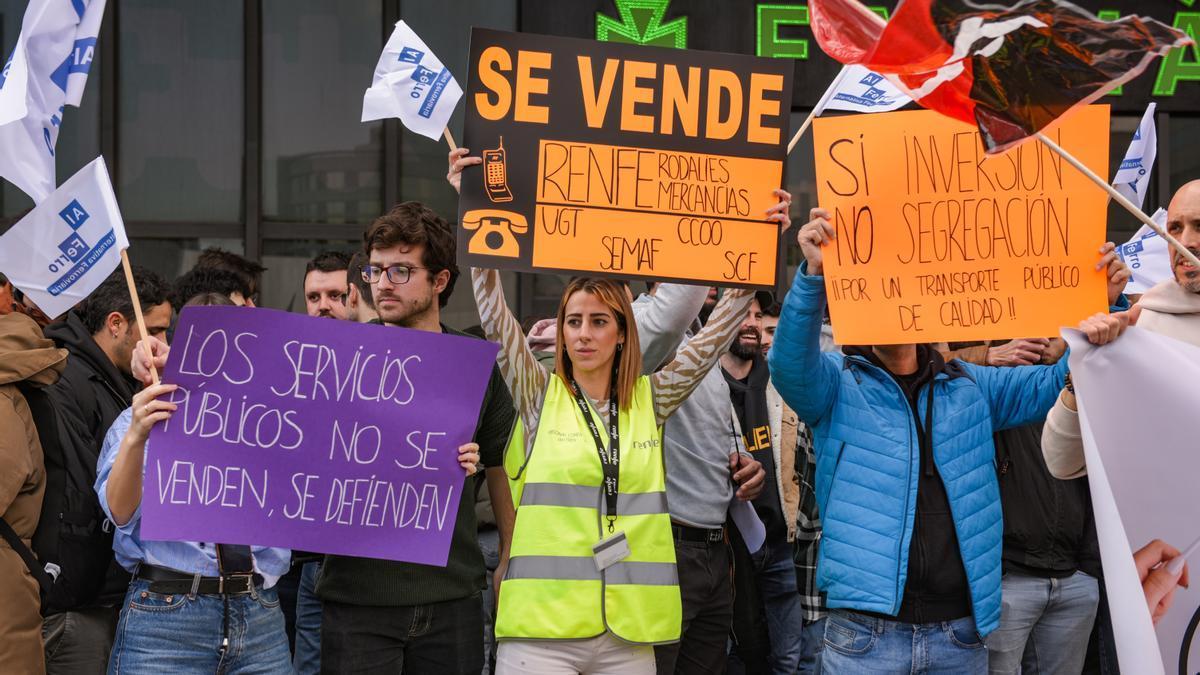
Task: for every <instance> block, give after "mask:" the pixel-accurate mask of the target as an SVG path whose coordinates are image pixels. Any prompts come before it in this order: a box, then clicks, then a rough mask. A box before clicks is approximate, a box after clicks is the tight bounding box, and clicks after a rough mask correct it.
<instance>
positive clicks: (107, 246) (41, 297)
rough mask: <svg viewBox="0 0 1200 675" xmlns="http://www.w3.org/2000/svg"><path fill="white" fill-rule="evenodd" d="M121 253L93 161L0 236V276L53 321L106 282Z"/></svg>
mask: <svg viewBox="0 0 1200 675" xmlns="http://www.w3.org/2000/svg"><path fill="white" fill-rule="evenodd" d="M126 248H129V239H128V238H126V236H125V222H124V221H123V220H122V219H121V211H120V209H119V208H118V207H117V197H116V195H115V194H113V188H112V182H111V181H110V180H109V177H108V167H107V166H106V165H105V164H104V158H103V157H97V158H96V159H94V160H92V161H91V162H89V163H88V165H87V166H85V167H83V168H82V169H80V170H79V172H78V173H76V174H75V175H74V176H71V177H70V178H68V179H67V180H66V182H65V183H63V184H62V186H60V187H59V188H58V189H57V190H55V191H54V192H52V193H51V194H50V195H48V196H47V197H46V198H45V199H43V200H41V202H40V203H39V204H38V205H37V207H35V208H34V209H33V210H32V211H30V212H29V213H28V214H27V215H26V216H25V217H24V218H22V219H21V220H19V221H17V224H16V225H13V226H12V228H10V229H9V230H8V232H5V233H4V234H3V235H0V270H3V271H4V273H5V275H7V276H8V278H9V280H10V281H12V283H13V285H14V286H16V287H17V288H19V289H21V291H22V292H23V293H25V294H26V295H27V296H29V298H30V299H31V300H33V302H34V304H36V305H37V306H38V309H41V310H42V311H43V312H45V313H46V316H48V317H50V318H51V319H57V318H58V317H59V316H61V315H62V314H63V313H65V312H66V311H67V310H68V309H71V308H72V307H74V306H75V305H77V304H79V302H80V301H81V300H83V299H84V298H86V297H87V296H88V295H90V294H91V292H92V291H94V290H96V287H97V286H99V285H100V284H101V283H103V282H104V280H105V279H106V278H108V275H109V274H111V273H112V271H113V270H114V269H116V268H117V265H119V264H121V250H122V249H126Z"/></svg>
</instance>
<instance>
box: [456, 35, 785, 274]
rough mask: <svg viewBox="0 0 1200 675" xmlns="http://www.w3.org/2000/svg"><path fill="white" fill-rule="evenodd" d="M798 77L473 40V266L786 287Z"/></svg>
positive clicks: (605, 50) (464, 237)
mask: <svg viewBox="0 0 1200 675" xmlns="http://www.w3.org/2000/svg"><path fill="white" fill-rule="evenodd" d="M791 73H792V64H791V62H790V61H780V60H772V59H765V58H757V57H751V56H741V55H734V54H715V53H709V52H701V51H694V50H679V49H665V48H658V47H639V46H633V45H625V44H617V43H607V42H596V41H593V40H574V39H569V38H557V37H545V36H540V35H529V34H517V33H504V32H499V31H493V30H484V29H478V28H477V29H475V30H474V31H473V32H472V34H471V57H470V72H469V78H468V86H467V101H468V104H467V117H466V126H465V138H464V145H465V146H466V147H468V148H470V149H471V153H472V154H475V155H480V156H482V157H483V165H482V166H478V167H469V168H468V169H467V170H466V171H464V172H463V179H462V197H461V199H460V200H459V223H460V227H461V228H462V229H460V230H459V238H458V242H459V244H458V246H459V248H458V255H459V262H460V264H463V265H473V266H479V267H492V268H502V269H514V270H525V271H540V272H563V273H571V274H578V273H585V274H589V275H611V276H619V277H645V278H654V279H673V280H681V281H693V282H702V283H716V284H721V285H724V286H740V287H755V288H772V287H774V285H775V281H776V268H777V265H776V263H777V260H778V251H779V242H780V235H779V225H778V224H777V223H773V222H772V223H768V222H766V221H764V218H765V217H766V211H767V209H769V208H770V207H771V206H773V205H774V204H776V203H778V199H777V198H776V197H775V196H774V195H773V194H772V191H773V190H774V189H776V188H779V187H782V186H783V179H784V160H785V154H786V153H785V150H786V149H785V143H786V141H787V138H788V136H787V131H788V116H789V112H790V109H791V95H790V93H791V90H792V88H791Z"/></svg>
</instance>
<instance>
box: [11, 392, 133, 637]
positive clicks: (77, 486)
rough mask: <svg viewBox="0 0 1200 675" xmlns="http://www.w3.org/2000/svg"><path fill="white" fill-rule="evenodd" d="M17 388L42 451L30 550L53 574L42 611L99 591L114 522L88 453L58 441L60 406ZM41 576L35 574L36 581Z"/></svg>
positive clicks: (84, 600)
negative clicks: (42, 476) (41, 494)
mask: <svg viewBox="0 0 1200 675" xmlns="http://www.w3.org/2000/svg"><path fill="white" fill-rule="evenodd" d="M20 390H21V393H22V394H23V395H24V396H25V400H26V402H27V403H28V404H29V411H30V413H31V414H32V416H33V421H34V425H35V426H36V427H37V430H38V436H39V438H40V439H41V443H42V452H43V455H44V457H45V464H46V493H45V494H46V496H45V498H44V501H43V502H42V515H41V520H40V521H39V523H38V528H37V531H36V532H35V533H34V535H33V550H34V552H35V553H36V554H37V557H38V559H39V560H40V561H41V563H42V564H43V565H44V568H45V569H46V570H49V578H50V579H51V584H50V585H49V587H48V588H45V589H43V598H42V614H46V615H49V614H56V613H59V612H62V611H65V610H69V609H76V608H79V607H83V606H86V605H88V604H90V603H92V602H93V601H95V600H96V599H97V597H98V596H99V595H100V592H101V590H103V588H104V585H105V580H106V576H107V574H108V572H109V568H110V567H111V566H112V564H113V548H112V546H113V535H112V533H113V526H112V522H111V521H109V520H108V519H107V518H106V517H105V516H104V512H103V511H102V510H101V509H100V502H99V500H98V499H97V498H96V492H95V489H94V486H93V477H94V476H95V472H96V468H95V467H94V466H92V467H88V466H87V465H86V459H87V458H83V457H79V456H78V455H77V454H76V453H74V452H71V451H70V449H71V448H72V447H73V446H72V444H70V443H63V442H62V439H61V438H60V435H59V434H60V429H61V426H60V425H59V419H58V412H57V411H56V410H55V408H54V405H53V402H52V401H51V399H50V396H49V395H48V394H47V393H46V392H45V391H44V390H42V389H40V388H37V387H33V386H27V385H24V384H22V385H21V386H20ZM27 564H28V561H27ZM31 571H32V570H31ZM34 576H35V577H37V576H38V575H37V574H36V573H35V575H34ZM43 581H44V580H43V579H40V578H39V583H42V582H43Z"/></svg>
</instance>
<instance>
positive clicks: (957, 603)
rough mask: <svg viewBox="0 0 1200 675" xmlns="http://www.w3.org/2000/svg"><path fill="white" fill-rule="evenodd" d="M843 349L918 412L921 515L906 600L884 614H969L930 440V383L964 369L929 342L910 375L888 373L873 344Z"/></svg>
mask: <svg viewBox="0 0 1200 675" xmlns="http://www.w3.org/2000/svg"><path fill="white" fill-rule="evenodd" d="M843 351H844V352H845V353H846V354H847V355H855V356H861V357H863V358H866V359H867V360H869V361H870V362H871V363H873V364H874V365H876V366H878V367H880V368H882V369H884V370H885V371H887V372H889V373H890V374H891V375H892V378H893V379H895V380H896V383H897V384H898V385H900V389H901V390H902V391H903V392H904V396H905V398H906V399H907V401H908V406H909V409H910V410H911V411H912V413H913V424H914V426H915V427H916V429H917V438H918V441H919V443H920V450H921V451H920V454H919V458H920V460H919V461H920V466H919V469H920V471H919V479H918V483H917V513H916V517H915V519H914V521H913V531H912V541H911V543H910V544H909V548H908V577H907V579H906V580H905V583H904V599H903V600H902V601H901V603H900V611H899V612H898V613H897V614H896V616H895V617H885V618H889V619H893V620H895V621H902V622H905V623H937V622H941V621H952V620H954V619H961V618H963V617H966V616H970V615H971V592H970V587H969V586H968V584H967V571H966V568H965V567H964V566H963V561H962V552H961V551H960V550H959V548H958V536H957V534H956V533H955V530H954V518H953V516H952V515H951V513H950V498H949V496H947V494H946V486H945V485H944V484H943V483H942V477H941V475H940V474H939V473H938V470H937V466H936V465H935V464H934V461H933V444H934V442H936V440H937V439H934V438H929V436H930V435H931V430H932V429H933V414H934V410H933V406H932V403H933V396H932V395H933V389H932V387H931V386H927V385H931V384H932V383H933V379H934V377H936V376H937V375H938V374H939V373H941V372H943V371H954V372H953V373H952V374H953V375H954V376H957V375H958V374H960V371H959V370H958V369H956V368H954V367H953V366H947V364H946V361H945V359H943V358H942V355H941V354H940V353H938V351H937V350H936V349H933V348H932V347H930V346H929V345H918V346H917V370H916V372H914V373H912V374H911V375H896V374H895V373H891V371H888V370H887V368H886V367H885V366H884V365H883V362H882V361H880V360H879V357H878V356H876V355H875V352H874V350H872V349H871V348H870V347H846V348H845V349H844V350H843ZM918 411H920V412H918ZM877 616H882V615H877Z"/></svg>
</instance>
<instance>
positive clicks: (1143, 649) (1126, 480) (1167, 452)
mask: <svg viewBox="0 0 1200 675" xmlns="http://www.w3.org/2000/svg"><path fill="white" fill-rule="evenodd" d="M1063 334H1064V337H1066V338H1067V342H1068V343H1069V344H1070V346H1071V357H1070V358H1071V378H1072V379H1073V380H1074V382H1075V392H1076V396H1077V398H1078V401H1079V411H1080V431H1081V433H1082V436H1083V446H1084V456H1085V458H1086V459H1087V471H1088V481H1089V484H1090V486H1091V489H1092V505H1093V508H1094V511H1095V515H1096V533H1097V535H1098V536H1099V540H1100V556H1101V559H1102V561H1103V563H1104V584H1105V590H1106V593H1107V596H1108V603H1109V608H1110V611H1109V614H1110V615H1111V616H1112V620H1113V634H1114V635H1115V637H1116V644H1117V653H1118V657H1119V659H1120V662H1121V671H1122V672H1127V673H1144V674H1146V675H1153V674H1154V673H1159V674H1160V675H1161V674H1162V673H1164V672H1166V673H1175V672H1179V673H1195V672H1200V635H1197V626H1198V625H1200V586H1198V585H1197V584H1196V582H1195V576H1194V575H1195V574H1196V571H1197V569H1198V568H1197V567H1196V565H1195V562H1196V561H1195V560H1192V561H1191V562H1192V564H1191V565H1190V567H1191V575H1192V583H1191V588H1187V589H1185V588H1179V589H1177V590H1176V592H1175V598H1174V604H1172V605H1171V608H1170V609H1169V610H1168V611H1167V613H1166V615H1165V616H1163V617H1162V619H1160V620H1159V622H1158V625H1157V626H1155V625H1153V624H1152V623H1151V618H1150V612H1149V610H1148V609H1147V607H1146V599H1145V595H1144V594H1143V592H1142V585H1141V582H1140V581H1139V579H1138V573H1137V570H1136V568H1135V567H1134V564H1133V558H1132V552H1133V551H1136V550H1138V549H1140V548H1142V547H1143V546H1145V545H1146V544H1148V543H1149V542H1150V541H1152V540H1154V539H1162V540H1163V541H1165V542H1166V543H1168V544H1170V545H1172V546H1174V547H1175V548H1177V549H1179V550H1180V551H1186V550H1187V549H1189V548H1190V547H1191V545H1192V544H1193V543H1194V542H1196V541H1197V540H1198V539H1200V525H1198V524H1197V520H1196V517H1195V514H1196V488H1195V483H1196V479H1195V477H1196V475H1197V473H1200V454H1197V453H1196V452H1195V448H1196V440H1195V431H1194V423H1193V421H1192V415H1193V414H1194V411H1195V410H1196V407H1197V405H1198V404H1200V395H1197V393H1196V387H1195V384H1194V383H1195V382H1196V380H1197V378H1200V347H1196V346H1194V345H1191V344H1187V343H1185V342H1181V341H1179V340H1175V339H1173V338H1170V337H1167V336H1164V335H1160V334H1158V333H1154V332H1151V331H1149V330H1143V329H1141V328H1130V329H1129V330H1128V331H1127V332H1126V333H1125V334H1124V335H1123V336H1121V338H1120V339H1119V340H1117V341H1116V342H1113V343H1112V344H1110V345H1105V346H1104V347H1093V346H1092V345H1090V344H1088V343H1087V341H1086V340H1085V339H1084V338H1083V337H1082V334H1080V333H1079V332H1078V331H1074V330H1068V331H1064V332H1063Z"/></svg>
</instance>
